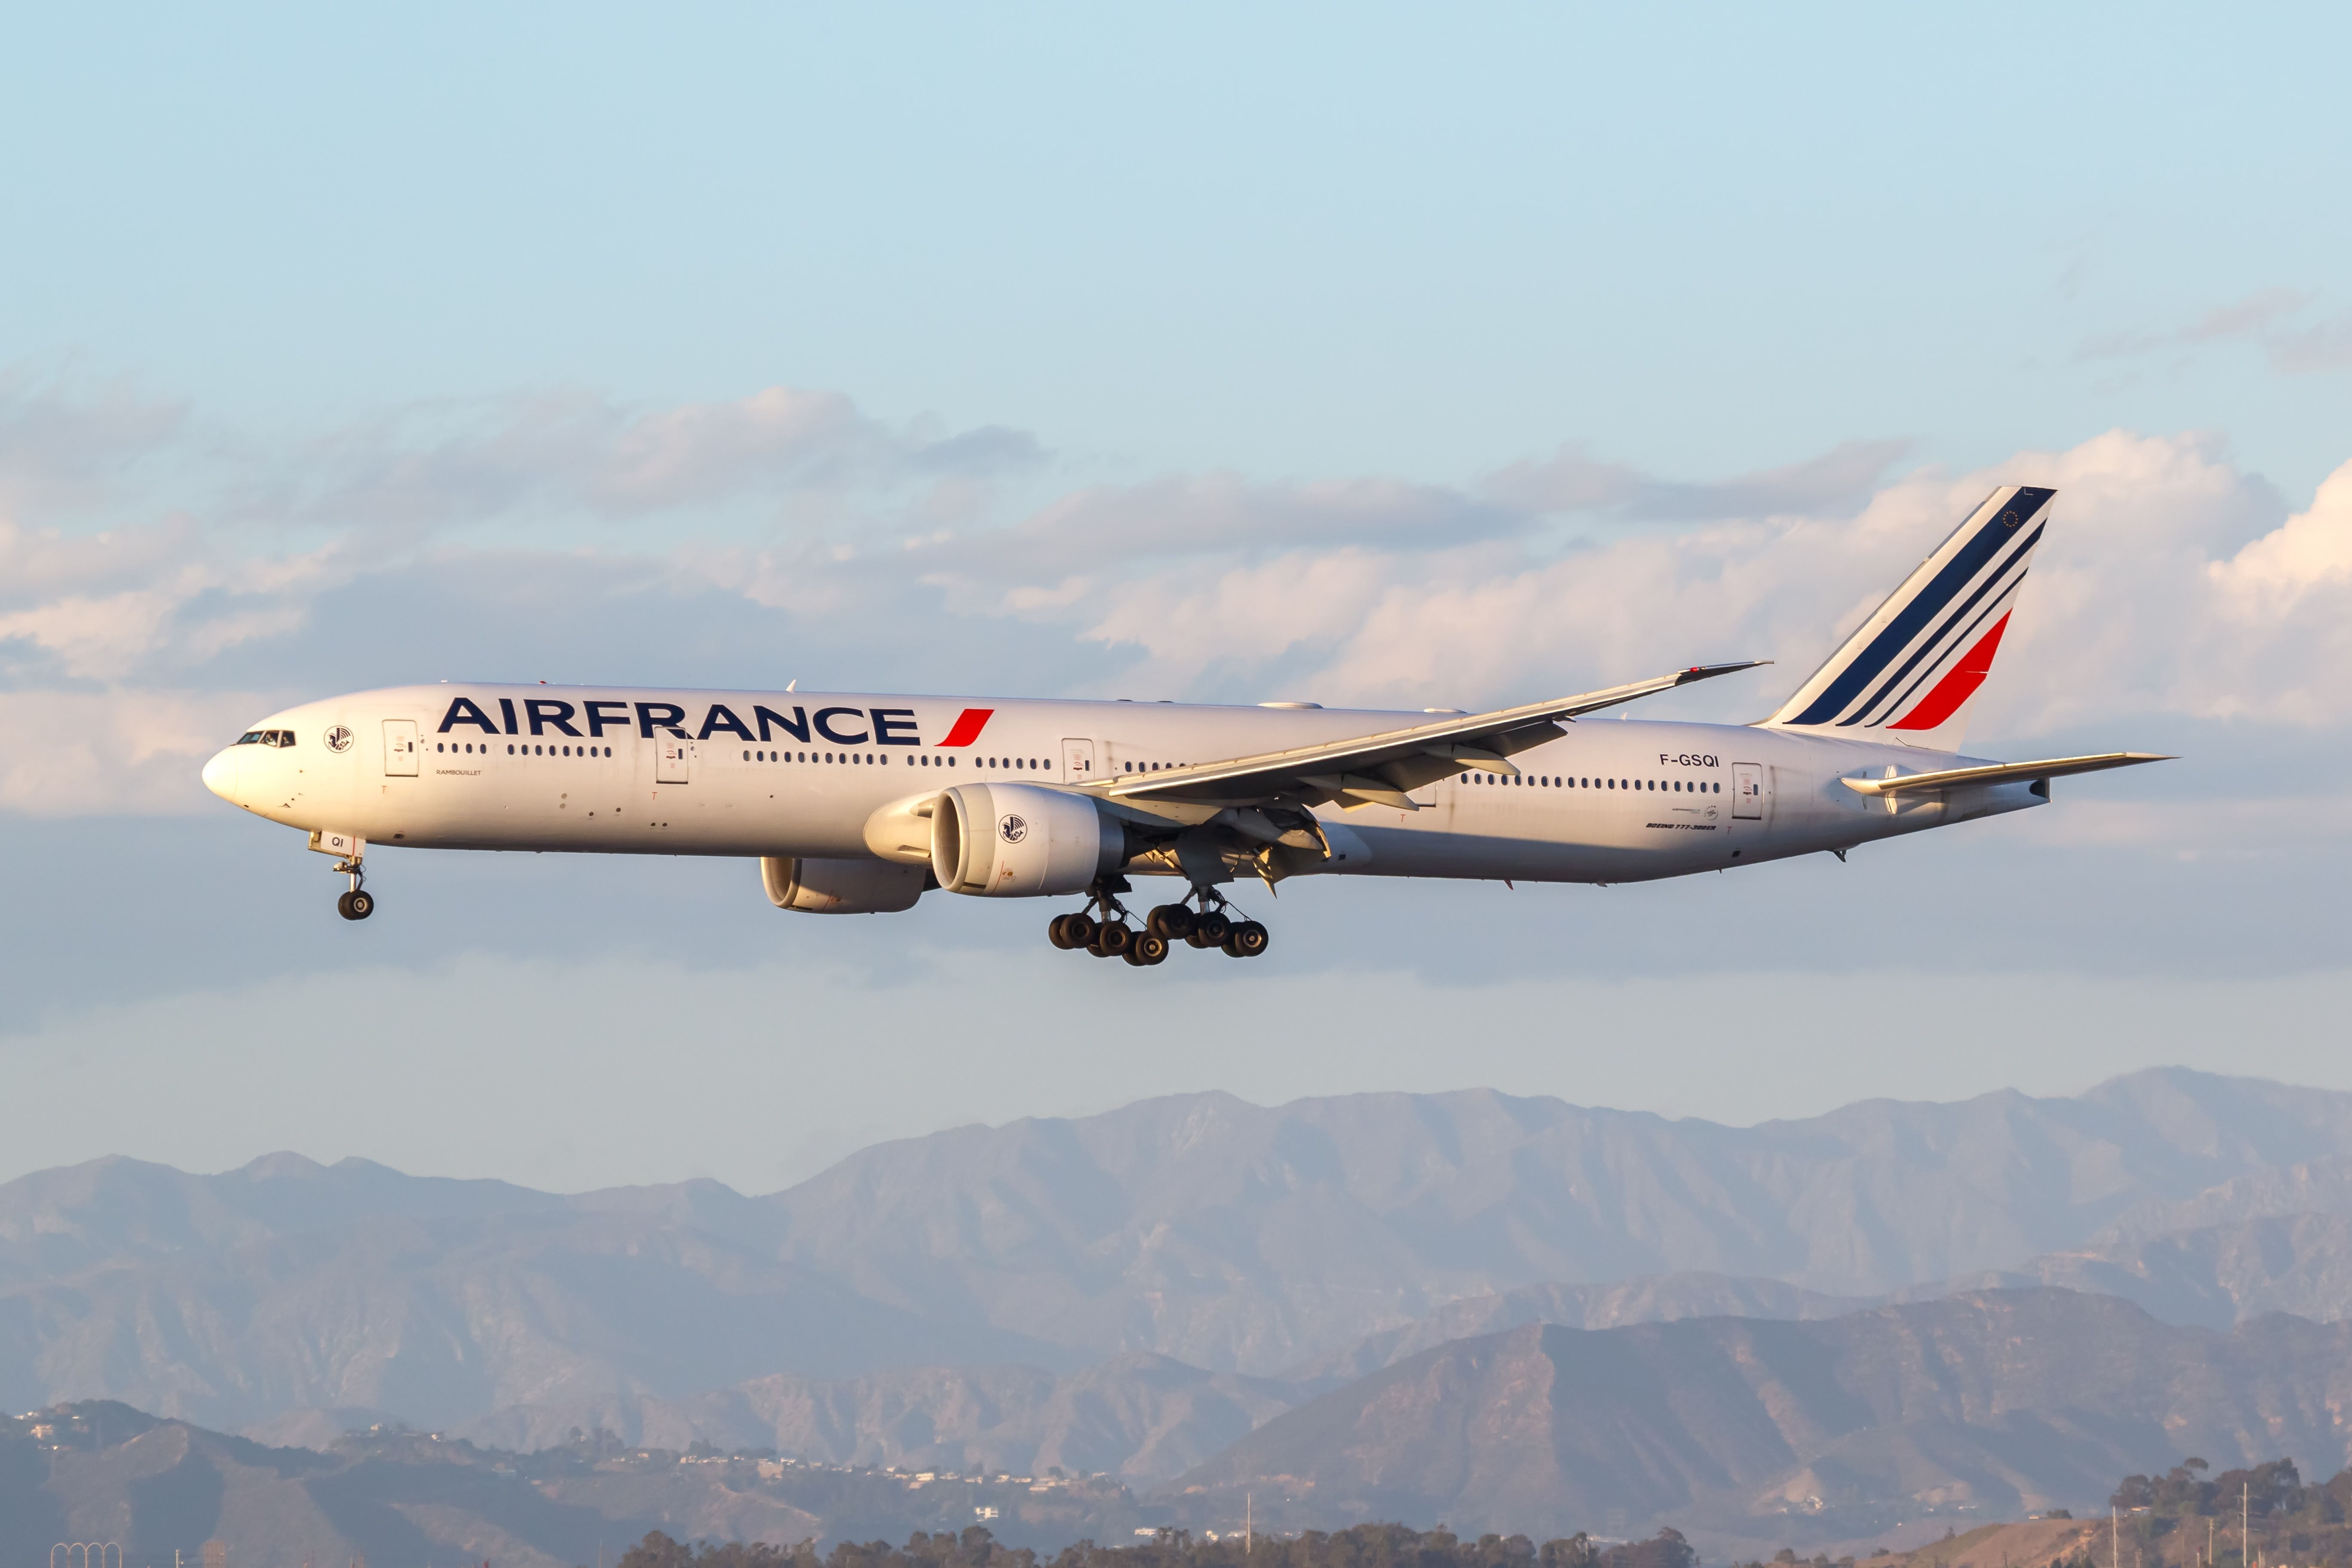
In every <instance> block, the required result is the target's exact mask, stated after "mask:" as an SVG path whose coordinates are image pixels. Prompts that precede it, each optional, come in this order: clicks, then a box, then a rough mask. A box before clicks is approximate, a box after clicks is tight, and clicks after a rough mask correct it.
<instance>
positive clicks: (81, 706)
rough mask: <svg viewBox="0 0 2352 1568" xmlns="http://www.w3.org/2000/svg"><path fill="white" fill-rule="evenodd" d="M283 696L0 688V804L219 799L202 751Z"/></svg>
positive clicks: (178, 803)
mask: <svg viewBox="0 0 2352 1568" xmlns="http://www.w3.org/2000/svg"><path fill="white" fill-rule="evenodd" d="M282 705H283V702H282V698H281V697H278V696H273V695H268V694H257V693H250V692H238V691H203V692H191V691H142V690H126V689H112V690H100V691H87V692H75V691H7V692H0V810H6V811H15V812H21V813H23V814H25V815H26V816H167V815H173V814H176V813H184V812H191V811H197V810H202V809H204V808H205V807H207V806H212V807H217V806H218V805H219V803H218V802H217V801H215V800H214V799H213V797H212V796H211V795H207V794H205V789H204V786H203V785H202V784H200V783H199V782H198V781H197V777H196V775H197V773H198V771H199V770H200V769H201V768H202V767H203V766H204V761H205V758H206V757H209V756H211V755H212V754H213V753H214V752H217V751H219V750H220V749H221V747H222V746H223V745H225V744H226V743H227V742H229V741H231V740H234V739H235V738H236V735H237V733H238V731H240V730H241V729H242V728H243V727H244V726H245V725H246V724H247V723H248V722H250V721H252V720H253V719H255V718H257V717H258V716H259V715H261V714H264V713H267V712H268V711H269V710H271V709H273V708H276V707H279V706H282Z"/></svg>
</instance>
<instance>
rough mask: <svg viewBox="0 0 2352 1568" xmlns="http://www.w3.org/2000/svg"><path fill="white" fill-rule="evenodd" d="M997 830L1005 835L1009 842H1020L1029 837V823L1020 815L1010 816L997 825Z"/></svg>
mask: <svg viewBox="0 0 2352 1568" xmlns="http://www.w3.org/2000/svg"><path fill="white" fill-rule="evenodd" d="M996 831H997V832H999V833H1001V834H1003V836H1004V842H1006V843H1007V844H1018V843H1020V842H1021V841H1022V840H1023V839H1024V838H1026V837H1029V825H1028V824H1027V823H1026V822H1024V821H1022V820H1021V818H1020V817H1018V816H1007V817H1006V818H1005V819H1004V820H1003V821H1002V822H1000V823H998V824H997V825H996Z"/></svg>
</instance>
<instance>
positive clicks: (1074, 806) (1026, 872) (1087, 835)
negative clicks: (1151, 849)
mask: <svg viewBox="0 0 2352 1568" xmlns="http://www.w3.org/2000/svg"><path fill="white" fill-rule="evenodd" d="M1126 863H1127V830H1126V829H1125V828H1124V827H1122V826H1120V825H1119V821H1118V818H1117V817H1115V816H1111V815H1110V813H1108V812H1107V811H1105V810H1103V809H1102V808H1101V807H1100V806H1099V805H1097V804H1096V803H1095V802H1093V801H1092V800H1089V799H1088V798H1087V797H1086V796H1085V795H1072V794H1071V793H1069V792H1068V791H1067V790H1058V789H1046V788H1044V787H1043V786H1041V785H1038V784H958V785H956V786H955V787H954V788H953V789H950V790H945V791H942V792H941V793H940V798H939V804H938V805H937V806H936V807H935V808H934V809H933V810H932V812H931V875H933V876H934V877H936V878H938V879H939V883H940V887H942V888H945V889H948V890H949V891H950V892H951V893H973V894H978V895H980V896H982V897H984V898H992V899H1032V898H1038V897H1041V896H1046V895H1059V894H1063V893H1083V892H1085V891H1086V890H1087V887H1088V886H1090V885H1091V884H1092V883H1093V881H1094V879H1096V878H1097V877H1100V876H1105V875H1108V873H1110V872H1113V871H1116V870H1118V868H1119V867H1121V866H1123V865H1125V864H1126Z"/></svg>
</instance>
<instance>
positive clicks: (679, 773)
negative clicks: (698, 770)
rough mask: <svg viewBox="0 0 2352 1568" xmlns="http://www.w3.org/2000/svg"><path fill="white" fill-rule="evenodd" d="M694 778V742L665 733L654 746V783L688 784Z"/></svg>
mask: <svg viewBox="0 0 2352 1568" xmlns="http://www.w3.org/2000/svg"><path fill="white" fill-rule="evenodd" d="M693 778H694V742H691V741H677V740H672V739H671V738H670V737H669V736H667V735H664V736H663V737H661V740H660V741H659V742H658V743H657V744H656V746H655V747H654V783H656V784H688V783H691V782H692V781H693Z"/></svg>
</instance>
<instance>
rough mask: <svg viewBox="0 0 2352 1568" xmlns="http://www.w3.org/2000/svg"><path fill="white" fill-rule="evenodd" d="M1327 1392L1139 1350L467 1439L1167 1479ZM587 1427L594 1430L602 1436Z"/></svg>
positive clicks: (492, 1424)
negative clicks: (1087, 1363) (701, 1448)
mask: <svg viewBox="0 0 2352 1568" xmlns="http://www.w3.org/2000/svg"><path fill="white" fill-rule="evenodd" d="M1318 1392H1321V1390H1320V1388H1319V1387H1316V1386H1309V1385H1304V1384H1289V1383H1284V1382H1279V1381H1276V1380H1274V1379H1268V1378H1252V1377H1244V1376H1241V1375H1240V1374H1238V1373H1212V1372H1204V1371H1202V1369H1200V1368H1199V1367H1194V1366H1187V1365H1185V1364H1184V1363H1181V1362H1178V1361H1171V1360H1170V1359H1169V1358H1168V1357H1166V1356H1156V1355H1150V1354H1148V1353H1145V1352H1129V1353H1128V1354H1126V1355H1120V1356H1113V1357H1111V1358H1110V1359H1109V1360H1108V1361H1105V1362H1102V1363H1098V1364H1097V1365H1095V1366H1091V1367H1088V1368H1087V1369H1086V1370H1084V1371H1082V1372H1078V1373H1071V1374H1069V1375H1067V1376H1064V1377H1055V1376H1054V1375H1052V1374H1051V1373H1045V1372H1041V1371H1039V1370H1037V1369H1036V1368H1034V1367H1024V1366H994V1367H901V1368H894V1369H892V1370H890V1371H887V1372H880V1373H867V1374H865V1375H862V1376H858V1377H853V1378H834V1379H824V1378H810V1377H801V1376H794V1375H790V1374H778V1375H776V1376H772V1377H763V1378H759V1379H755V1380H753V1381H752V1382H750V1383H747V1384H741V1385H740V1386H738V1387H735V1388H731V1389H725V1390H720V1391H718V1392H716V1393H712V1394H702V1395H699V1396H697V1397H695V1398H691V1399H646V1400H642V1401H638V1402H636V1403H635V1404H633V1405H608V1406H606V1407H604V1409H601V1410H595V1411H590V1410H585V1409H583V1408H581V1407H576V1406H575V1407H564V1406H550V1407H543V1408H540V1409H535V1410H524V1409H509V1410H501V1411H499V1412H498V1413H497V1414H495V1415H491V1416H489V1417H488V1418H487V1419H485V1420H482V1421H478V1422H475V1423H472V1424H471V1425H469V1426H467V1427H465V1428H464V1429H463V1435H464V1436H468V1437H471V1438H473V1439H474V1440H475V1441H477V1442H481V1443H486V1444H495V1445H497V1446H499V1447H519V1448H530V1447H543V1446H550V1445H552V1444H555V1443H559V1442H562V1441H563V1440H564V1438H565V1436H566V1435H567V1434H568V1433H569V1432H570V1431H571V1430H572V1428H573V1427H575V1426H583V1423H584V1422H586V1421H588V1420H591V1419H594V1420H598V1421H601V1422H603V1424H604V1425H605V1426H607V1427H608V1428H609V1429H610V1430H612V1431H614V1433H616V1434H617V1435H619V1436H622V1437H624V1438H625V1439H627V1440H628V1441H630V1442H633V1443H642V1444H650V1445H656V1446H659V1447H668V1448H676V1449H684V1448H686V1447H689V1446H690V1445H692V1444H694V1443H696V1442H706V1443H709V1444H712V1445H714V1446H716V1447H721V1448H727V1449H736V1448H761V1447H772V1448H773V1449H775V1450H776V1451H777V1452H779V1453H784V1454H791V1455H793V1456H796V1457H799V1458H806V1459H811V1460H815V1461H819V1462H822V1463H826V1464H846V1465H887V1466H895V1467H897V1468H902V1469H932V1468H938V1469H952V1470H959V1471H970V1470H973V1469H979V1468H984V1469H988V1470H991V1471H1012V1472H1018V1473H1023V1474H1044V1473H1045V1472H1046V1471H1048V1470H1051V1469H1055V1468H1060V1469H1063V1470H1066V1471H1069V1472H1071V1473H1073V1474H1078V1475H1105V1474H1108V1475H1118V1476H1120V1477H1123V1478H1125V1479H1129V1480H1132V1481H1135V1482H1137V1483H1139V1484H1142V1483H1149V1482H1153V1481H1160V1480H1165V1479H1168V1478H1170V1477H1171V1476H1175V1475H1178V1474H1180V1473H1181V1472H1182V1471H1184V1470H1187V1469H1189V1468H1192V1466H1194V1465H1197V1464H1199V1463H1201V1462H1202V1460H1204V1459H1206V1458H1209V1457H1210V1456H1211V1455H1212V1454H1214V1453H1216V1452H1217V1451H1219V1450H1220V1449H1222V1448H1223V1447H1225V1446H1226V1445H1227V1444H1229V1443H1231V1442H1233V1441H1234V1439H1235V1438H1237V1437H1240V1436H1244V1434H1246V1433H1248V1432H1249V1431H1251V1430H1252V1429H1253V1428H1255V1426H1258V1425H1259V1424H1261V1423H1262V1422H1264V1421H1265V1420H1267V1419H1269V1418H1270V1417H1272V1416H1274V1415H1279V1414H1281V1413H1282V1412H1283V1411H1286V1410H1288V1409H1291V1408H1293V1407H1294V1406H1296V1405H1300V1404H1303V1403H1304V1402H1306V1401H1307V1399H1309V1398H1312V1397H1313V1396H1314V1395H1315V1394H1317V1393H1318ZM584 1429H588V1430H593V1427H585V1428H584Z"/></svg>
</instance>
